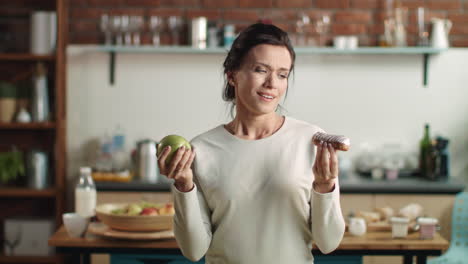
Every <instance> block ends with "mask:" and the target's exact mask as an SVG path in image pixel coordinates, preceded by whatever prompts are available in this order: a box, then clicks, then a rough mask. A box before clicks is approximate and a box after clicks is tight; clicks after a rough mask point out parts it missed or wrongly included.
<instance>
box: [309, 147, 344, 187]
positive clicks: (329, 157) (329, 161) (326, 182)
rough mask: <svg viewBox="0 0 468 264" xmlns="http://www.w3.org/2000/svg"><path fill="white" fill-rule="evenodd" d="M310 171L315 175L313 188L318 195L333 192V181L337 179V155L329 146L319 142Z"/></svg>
mask: <svg viewBox="0 0 468 264" xmlns="http://www.w3.org/2000/svg"><path fill="white" fill-rule="evenodd" d="M312 171H313V172H314V175H315V180H314V183H313V188H314V190H315V191H317V192H320V193H327V192H331V191H333V189H334V187H335V179H336V178H337V177H338V155H337V154H336V151H335V149H334V148H333V147H332V146H331V144H328V143H325V142H321V143H320V144H318V145H317V155H316V157H315V163H314V167H313V168H312Z"/></svg>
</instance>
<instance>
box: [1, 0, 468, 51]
mask: <svg viewBox="0 0 468 264" xmlns="http://www.w3.org/2000/svg"><path fill="white" fill-rule="evenodd" d="M68 1H69V5H70V7H69V12H70V14H69V23H70V25H69V27H70V34H69V43H72V44H96V43H102V42H103V39H104V37H103V34H102V33H101V32H100V31H99V18H100V15H101V14H104V13H107V14H111V15H112V14H129V15H143V16H145V17H146V18H147V17H149V16H150V15H160V16H170V15H179V16H182V17H183V18H185V19H190V18H193V17H196V16H206V17H207V18H208V19H209V20H211V21H218V22H219V23H221V24H223V23H233V24H235V25H236V29H237V30H241V29H242V28H243V27H245V26H246V25H248V24H250V23H252V22H255V21H257V20H258V19H271V20H272V21H273V23H275V24H277V25H279V26H280V27H281V28H283V29H284V30H286V31H288V32H293V31H294V29H295V26H294V24H295V21H296V20H297V17H298V13H299V12H300V11H304V12H305V13H306V14H307V15H309V16H310V18H311V19H312V21H313V20H314V19H316V18H318V17H320V16H321V15H324V14H327V15H330V17H331V21H332V24H331V28H330V31H329V33H328V34H327V36H326V39H328V42H330V40H331V38H332V37H333V36H334V35H342V34H345V35H346V34H355V35H358V36H359V41H360V45H377V42H378V36H379V35H380V34H382V33H383V23H382V22H383V17H384V13H385V12H384V9H383V5H384V4H383V0H68ZM46 2H48V1H36V0H15V1H2V3H1V5H0V30H2V29H3V30H5V29H6V30H10V31H11V30H12V29H13V30H14V32H15V34H16V35H18V37H16V38H17V39H18V40H20V41H21V43H22V44H19V47H21V46H24V45H25V44H27V43H29V42H28V41H29V39H28V36H27V35H28V34H27V31H28V21H27V20H25V19H24V14H27V6H33V7H34V8H50V5H47V4H44V3H46ZM49 2H54V0H49ZM401 4H402V5H403V6H405V7H407V8H408V10H409V13H408V18H409V24H408V34H409V37H408V40H409V44H410V45H414V43H415V39H416V15H415V14H416V11H415V10H416V8H417V7H419V6H423V7H426V8H428V9H429V10H428V12H427V18H431V17H440V18H448V19H450V20H452V22H453V28H452V31H451V34H450V39H451V44H452V46H457V47H468V0H401ZM21 16H23V19H21ZM18 17H19V18H18ZM16 32H17V33H16ZM308 32H309V33H310V34H311V35H314V31H313V29H312V28H310V29H309V30H308ZM142 42H143V43H144V44H147V43H150V34H149V33H148V29H147V28H146V29H145V31H144V34H143V36H142ZM162 42H163V43H164V42H168V39H167V38H164V36H163V40H162ZM185 42H186V40H185ZM16 47H18V45H16Z"/></svg>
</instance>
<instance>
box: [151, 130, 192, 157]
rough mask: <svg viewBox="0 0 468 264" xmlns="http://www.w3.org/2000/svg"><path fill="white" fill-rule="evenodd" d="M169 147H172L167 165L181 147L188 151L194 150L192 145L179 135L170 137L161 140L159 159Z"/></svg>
mask: <svg viewBox="0 0 468 264" xmlns="http://www.w3.org/2000/svg"><path fill="white" fill-rule="evenodd" d="M167 146H171V152H169V155H168V156H167V158H166V164H169V163H170V162H171V160H172V157H173V156H174V154H175V153H176V151H177V150H178V149H179V148H180V147H182V146H184V147H185V149H186V150H187V149H192V147H191V146H190V143H189V142H188V141H187V140H186V139H185V138H183V137H181V136H178V135H169V136H166V137H164V138H163V139H161V141H160V142H159V145H158V153H157V155H158V157H159V155H160V154H161V153H162V152H163V151H164V148H166V147H167Z"/></svg>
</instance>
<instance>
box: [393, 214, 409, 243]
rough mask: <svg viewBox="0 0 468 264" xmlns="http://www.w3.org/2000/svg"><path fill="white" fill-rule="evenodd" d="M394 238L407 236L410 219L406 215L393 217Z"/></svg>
mask: <svg viewBox="0 0 468 264" xmlns="http://www.w3.org/2000/svg"><path fill="white" fill-rule="evenodd" d="M390 222H391V223H392V238H405V237H406V236H407V235H408V224H409V219H408V218H406V217H392V218H390Z"/></svg>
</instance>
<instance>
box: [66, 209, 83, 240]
mask: <svg viewBox="0 0 468 264" xmlns="http://www.w3.org/2000/svg"><path fill="white" fill-rule="evenodd" d="M62 220H63V225H64V226H65V229H66V230H67V233H68V235H69V236H70V237H83V236H84V234H85V233H86V230H87V229H88V224H89V220H90V218H89V217H83V216H80V215H79V214H77V213H65V214H63V215H62Z"/></svg>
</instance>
